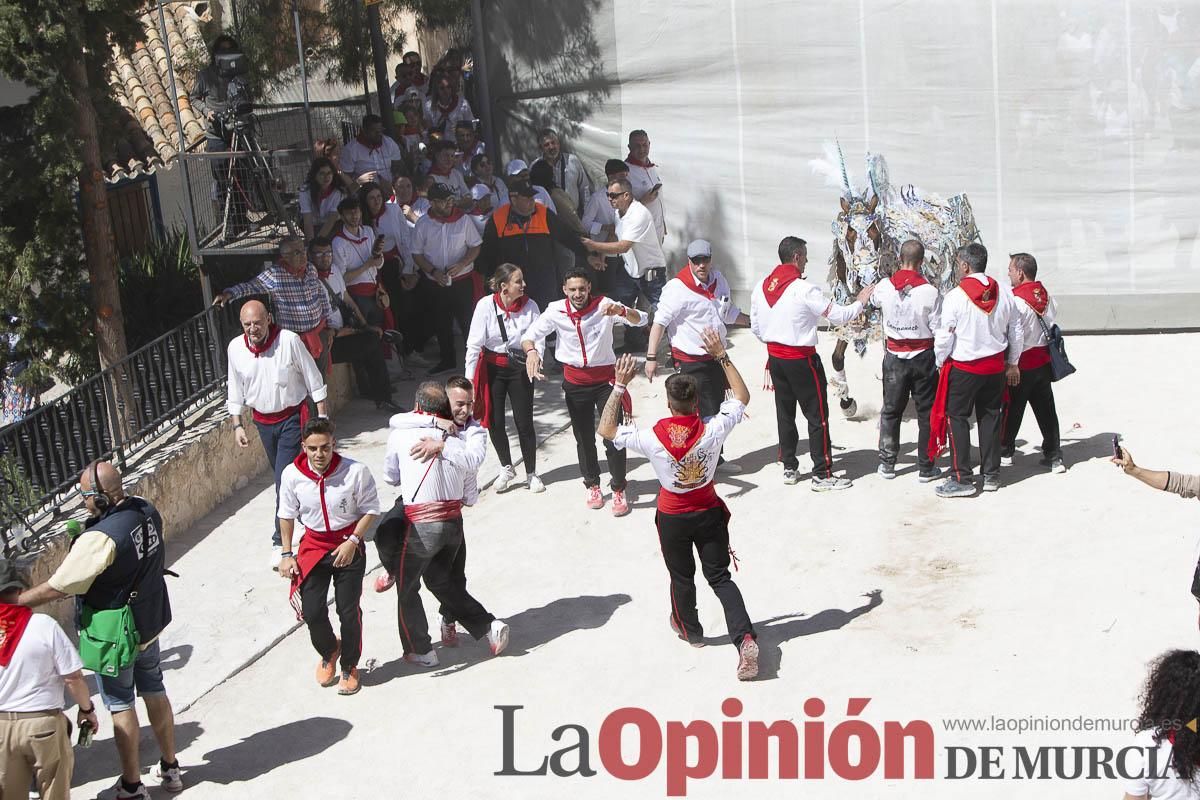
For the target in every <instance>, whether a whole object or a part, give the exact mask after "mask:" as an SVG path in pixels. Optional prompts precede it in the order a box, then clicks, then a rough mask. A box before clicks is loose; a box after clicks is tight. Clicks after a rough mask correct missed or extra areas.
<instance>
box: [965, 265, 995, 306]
mask: <svg viewBox="0 0 1200 800" xmlns="http://www.w3.org/2000/svg"><path fill="white" fill-rule="evenodd" d="M974 274H978V273H974ZM958 285H959V286H961V287H962V290H963V291H964V292H966V294H967V299H968V300H970V301H971V302H972V303H974V304H975V307H976V308H978V309H979V310H980V311H982V312H983V313H985V314H991V313H992V312H993V311H995V310H996V303H998V302H1000V284H998V283H996V281H995V279H993V278H990V277H988V276H987V275H984V276H983V280H982V281H979V280H974V279H972V280H967V279H966V278H963V279H962V280H961V281H960V282H959V284H958Z"/></svg>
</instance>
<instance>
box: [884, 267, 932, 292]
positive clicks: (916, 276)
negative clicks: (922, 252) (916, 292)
mask: <svg viewBox="0 0 1200 800" xmlns="http://www.w3.org/2000/svg"><path fill="white" fill-rule="evenodd" d="M888 280H890V281H891V282H892V286H894V287H895V288H896V291H897V292H903V291H904V290H905V289H908V288H912V287H914V286H924V285H925V284H927V283H929V281H927V280H925V277H924V276H923V275H921V273H919V272H917V271H916V270H915V269H898V270H896V271H895V272H893V273H892V277H891V278H889V279H888Z"/></svg>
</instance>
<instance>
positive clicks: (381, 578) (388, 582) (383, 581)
mask: <svg viewBox="0 0 1200 800" xmlns="http://www.w3.org/2000/svg"><path fill="white" fill-rule="evenodd" d="M395 585H396V576H395V575H393V574H392V573H390V572H388V571H387V570H384V571H383V573H382V574H380V575H378V576H376V578H375V591H377V592H381V593H382V592H386V591H387V590H388V589H390V588H392V587H393V586H395Z"/></svg>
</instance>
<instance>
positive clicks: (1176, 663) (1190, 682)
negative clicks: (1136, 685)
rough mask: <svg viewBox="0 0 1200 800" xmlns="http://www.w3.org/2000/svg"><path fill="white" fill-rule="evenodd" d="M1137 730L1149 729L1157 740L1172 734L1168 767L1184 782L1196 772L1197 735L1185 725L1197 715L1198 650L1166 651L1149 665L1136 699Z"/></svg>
mask: <svg viewBox="0 0 1200 800" xmlns="http://www.w3.org/2000/svg"><path fill="white" fill-rule="evenodd" d="M1139 703H1140V705H1141V710H1140V711H1139V712H1138V721H1137V728H1136V730H1138V731H1151V732H1152V733H1153V734H1154V738H1155V740H1157V741H1162V740H1163V739H1165V738H1167V737H1174V739H1173V745H1174V746H1173V748H1172V750H1171V766H1173V767H1174V768H1175V771H1176V772H1177V773H1179V777H1180V778H1181V779H1182V780H1184V781H1191V780H1192V778H1193V777H1195V776H1196V775H1197V764H1196V761H1197V759H1200V735H1198V734H1197V733H1196V732H1195V731H1193V730H1192V729H1190V728H1188V727H1186V726H1187V723H1188V722H1190V721H1192V720H1194V719H1196V718H1197V717H1200V653H1197V652H1196V651H1195V650H1168V651H1167V652H1165V653H1163V654H1162V655H1161V656H1159V657H1158V658H1157V659H1156V660H1155V661H1154V663H1153V664H1152V665H1151V666H1150V675H1149V676H1148V677H1147V678H1146V685H1145V687H1144V688H1143V689H1142V694H1141V697H1140V698H1139Z"/></svg>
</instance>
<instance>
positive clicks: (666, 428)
mask: <svg viewBox="0 0 1200 800" xmlns="http://www.w3.org/2000/svg"><path fill="white" fill-rule="evenodd" d="M654 435H655V436H656V437H658V441H659V443H660V444H662V446H663V447H665V448H666V450H667V453H669V454H670V456H671V458H673V459H675V460H676V461H682V460H683V457H684V456H686V455H687V454H688V453H689V452H690V451H691V449H692V448H693V447H695V446H696V443H697V442H699V441H700V438H701V437H702V436H704V420H702V419H700V415H699V414H690V415H688V416H686V417H664V418H663V419H660V420H659V421H658V422H656V423H654Z"/></svg>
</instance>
